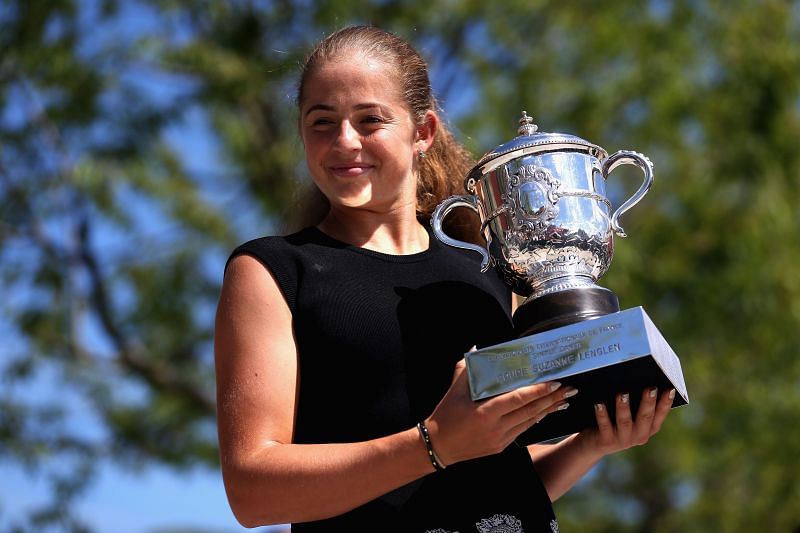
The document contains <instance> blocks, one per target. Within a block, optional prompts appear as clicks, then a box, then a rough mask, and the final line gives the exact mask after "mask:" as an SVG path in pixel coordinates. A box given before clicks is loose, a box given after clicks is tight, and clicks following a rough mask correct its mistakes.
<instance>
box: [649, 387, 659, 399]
mask: <svg viewBox="0 0 800 533" xmlns="http://www.w3.org/2000/svg"><path fill="white" fill-rule="evenodd" d="M657 393H658V387H653V388H652V389H650V392H649V395H650V397H651V398H655V397H656V394H657Z"/></svg>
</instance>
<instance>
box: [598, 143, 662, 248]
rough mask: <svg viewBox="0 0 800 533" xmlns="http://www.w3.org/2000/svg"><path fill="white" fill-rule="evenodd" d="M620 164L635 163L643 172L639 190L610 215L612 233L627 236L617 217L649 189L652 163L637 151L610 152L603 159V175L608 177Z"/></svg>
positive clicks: (651, 182) (651, 181)
mask: <svg viewBox="0 0 800 533" xmlns="http://www.w3.org/2000/svg"><path fill="white" fill-rule="evenodd" d="M620 165H636V166H637V167H639V168H640V169H641V170H642V172H643V173H644V181H643V182H642V185H641V186H640V187H639V190H638V191H636V192H635V193H634V194H633V196H631V197H630V198H628V199H627V200H626V201H625V203H623V204H622V205H621V206H619V208H618V209H617V210H616V211H614V214H613V215H611V229H612V231H614V233H616V234H617V235H619V236H620V237H627V234H626V233H625V230H623V229H622V226H620V224H619V217H621V216H622V214H623V213H625V212H626V211H627V210H628V209H630V208H631V207H633V206H634V205H636V204H638V203H639V200H641V199H642V198H643V197H644V195H645V194H647V191H649V190H650V186H651V185H653V163H652V162H651V161H650V160H649V159H648V158H647V157H646V156H644V155H642V154H640V153H639V152H631V151H629V150H620V151H619V152H615V153H613V154H611V155H610V156H608V158H606V160H605V161H603V168H602V172H603V177H604V178H608V175H609V174H611V172H613V170H614V169H615V168H617V167H618V166H620Z"/></svg>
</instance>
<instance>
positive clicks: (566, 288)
mask: <svg viewBox="0 0 800 533" xmlns="http://www.w3.org/2000/svg"><path fill="white" fill-rule="evenodd" d="M519 122H520V126H519V129H518V135H517V137H516V138H514V139H512V140H511V141H509V142H507V143H504V144H501V145H500V146H498V147H497V148H495V149H494V150H492V151H490V152H489V153H487V154H486V155H484V156H483V157H482V158H481V159H480V161H478V163H477V164H476V165H475V167H474V168H473V169H472V170H471V171H470V172H469V174H468V175H467V177H466V180H465V183H464V185H465V188H466V190H467V192H468V193H469V194H466V195H459V196H452V197H450V198H447V199H446V200H444V201H443V202H441V203H440V204H439V205H438V206H437V208H436V210H435V211H434V213H433V215H432V217H431V225H432V227H433V233H434V235H435V236H436V237H437V238H438V239H439V240H440V241H442V242H443V243H445V244H447V245H450V246H454V247H458V248H464V249H467V250H473V251H475V252H477V253H479V254H481V257H482V262H481V270H482V271H487V270H488V269H489V268H492V267H493V268H494V269H495V270H496V271H497V273H498V274H499V275H500V276H501V277H502V279H503V280H504V282H505V283H506V284H507V285H508V286H509V288H510V289H511V290H512V291H513V292H515V293H517V294H519V295H521V296H526V297H527V298H526V299H525V301H524V302H523V303H522V304H521V305H520V306H519V307H518V308H517V310H516V311H515V313H514V327H515V332H516V338H515V339H511V340H509V341H508V342H505V343H502V344H498V345H495V346H490V347H485V348H482V349H480V350H478V351H474V352H470V353H468V354H466V355H465V357H466V362H467V371H468V375H469V381H470V390H471V394H472V398H473V399H474V400H480V399H482V398H487V397H490V396H493V395H495V394H500V393H502V392H507V391H509V390H513V389H514V388H516V387H519V386H522V385H526V384H531V383H536V382H539V381H547V380H554V379H558V380H559V381H562V382H564V383H565V384H566V383H569V384H572V385H574V386H576V387H577V388H578V389H580V391H581V393H580V394H579V395H578V396H576V397H575V398H574V399H571V400H570V404H571V406H570V409H568V410H567V411H564V412H561V413H557V414H553V415H550V416H548V417H547V418H546V419H545V420H544V421H543V422H542V423H541V424H538V425H537V426H534V428H532V429H531V430H529V431H528V432H527V433H526V434H525V435H524V436H523V437H524V438H523V439H522V440H523V441H525V443H528V442H535V441H536V442H538V441H542V440H547V439H550V438H556V437H561V436H563V435H566V434H569V433H574V432H576V431H579V430H581V429H583V428H585V427H587V426H589V425H591V424H593V423H594V413H593V405H594V403H597V402H600V401H602V402H604V403H606V405H607V406H608V407H609V408H610V409H612V411H613V400H614V396H615V394H616V393H617V392H629V393H630V398H631V402H632V403H631V407H632V409H633V410H634V411H635V410H636V408H637V407H638V399H639V396H640V394H639V393H640V392H641V391H642V390H643V389H644V388H645V387H652V386H657V387H659V388H661V389H662V390H663V389H664V388H675V389H676V392H677V394H676V395H675V401H674V402H673V406H678V405H684V404H686V403H688V395H687V393H686V386H685V384H684V381H683V375H682V372H681V369H680V362H679V361H678V359H677V357H676V356H675V353H674V352H673V351H672V349H671V348H670V347H669V345H668V344H667V342H666V341H665V340H664V338H663V336H662V335H661V334H660V332H659V331H658V329H657V328H656V327H655V326H654V325H653V323H652V321H651V320H650V318H649V317H648V316H647V314H646V313H645V312H644V310H643V309H642V308H641V307H638V308H634V309H629V310H626V311H620V307H619V301H618V298H617V296H616V295H615V294H614V293H613V292H612V291H610V290H609V289H607V288H605V287H601V286H599V285H598V284H597V281H598V279H600V277H602V276H603V275H604V274H605V273H606V271H607V270H608V268H609V266H610V264H611V258H612V256H613V252H614V235H617V236H620V237H625V236H626V235H625V232H624V230H623V229H622V226H621V225H620V217H621V216H622V215H623V214H624V213H625V212H626V211H627V210H629V209H630V208H631V207H633V206H634V205H636V204H637V203H638V202H639V201H640V200H641V199H642V198H643V197H644V196H645V194H647V192H648V190H649V189H650V186H651V185H652V183H653V164H652V163H651V162H650V160H649V159H648V158H647V157H645V156H644V155H642V154H640V153H637V152H632V151H627V150H620V151H618V152H615V153H613V154H612V155H610V156H609V155H608V153H607V152H606V151H605V150H604V149H603V148H601V147H599V146H597V145H595V144H592V143H590V142H587V141H585V140H584V139H581V138H579V137H576V136H573V135H568V134H563V133H544V132H538V131H537V126H536V125H535V124H533V119H532V118H531V117H529V116H528V115H527V113H526V112H525V111H523V112H522V118H521V119H520V121H519ZM620 165H635V166H637V167H639V169H641V171H642V173H643V175H644V179H643V181H642V184H641V186H640V187H639V189H638V190H637V191H636V192H635V193H634V194H633V196H631V197H630V198H629V199H628V200H626V201H625V202H624V203H622V205H620V206H619V207H618V208H617V209H616V210H614V207H613V206H612V204H611V202H610V201H609V200H608V198H607V197H606V192H605V191H606V179H607V178H608V176H609V174H610V173H611V172H612V171H613V170H614V169H615V168H617V167H619V166H620ZM457 207H467V208H469V209H472V210H473V211H475V212H476V213H477V214H478V216H479V217H480V220H481V223H482V225H481V233H482V234H483V237H484V238H485V241H486V245H485V246H479V245H477V244H473V243H469V242H464V241H459V240H456V239H453V238H451V237H450V236H448V235H447V234H445V233H444V231H443V229H442V221H443V220H444V218H445V217H446V216H447V215H448V213H449V212H450V211H451V210H452V209H454V208H457ZM576 403H577V404H578V405H576ZM581 404H585V405H581ZM612 414H613V413H612Z"/></svg>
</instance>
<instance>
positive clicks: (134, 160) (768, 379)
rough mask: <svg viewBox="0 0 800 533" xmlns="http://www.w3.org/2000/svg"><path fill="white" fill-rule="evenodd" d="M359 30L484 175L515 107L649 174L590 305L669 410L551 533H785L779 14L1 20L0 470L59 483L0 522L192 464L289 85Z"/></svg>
mask: <svg viewBox="0 0 800 533" xmlns="http://www.w3.org/2000/svg"><path fill="white" fill-rule="evenodd" d="M355 22H362V23H363V22H366V23H373V24H376V25H380V26H382V27H385V28H387V29H389V30H393V31H396V32H398V33H399V34H401V35H402V36H404V37H406V38H408V39H409V40H411V41H412V42H414V43H415V44H416V45H417V46H418V47H419V48H420V49H421V50H422V51H423V53H424V54H425V55H426V56H427V57H428V58H429V60H430V63H431V70H432V75H433V80H434V86H435V89H436V90H437V93H438V94H439V97H440V99H441V101H442V103H443V105H444V107H445V109H446V110H447V111H448V114H447V115H446V118H447V119H449V120H450V121H451V122H452V123H453V125H454V126H455V130H456V131H457V132H460V136H461V138H462V140H463V141H464V142H465V143H466V144H467V145H468V146H469V147H470V148H471V149H472V150H473V151H474V152H475V154H476V155H478V156H479V155H481V153H482V152H484V151H486V150H489V149H491V148H493V147H494V146H495V145H497V144H500V143H501V142H505V141H506V140H508V139H510V138H511V137H512V136H513V135H514V134H515V129H516V120H517V118H518V116H519V114H520V112H521V111H522V110H523V109H524V110H527V111H528V112H529V114H531V115H532V116H534V117H535V119H536V121H537V123H538V124H539V127H540V130H542V131H561V132H567V133H572V134H575V135H578V136H580V137H583V138H585V139H587V140H590V141H592V142H594V143H596V144H599V145H601V146H603V147H605V148H606V149H607V150H608V151H609V152H612V151H616V150H618V149H633V150H637V151H640V152H643V153H645V154H647V155H648V156H649V157H650V158H651V159H652V160H653V161H654V163H655V170H656V182H655V185H654V187H653V189H652V190H651V192H650V193H649V194H648V196H647V197H646V198H645V200H644V201H643V202H642V203H641V204H639V205H638V206H637V207H636V208H635V209H633V210H632V211H630V212H629V213H628V214H627V215H626V217H625V221H624V222H625V226H626V229H627V230H628V233H629V234H630V237H629V239H627V240H620V241H618V242H617V247H616V254H615V257H614V262H613V264H612V267H611V269H610V271H609V274H608V275H607V276H606V277H605V278H603V279H602V280H601V284H602V285H604V286H607V287H609V288H611V289H613V290H614V291H615V292H617V294H618V295H619V296H620V299H621V301H622V305H623V307H630V306H634V305H643V306H645V308H646V309H647V310H648V313H649V314H650V315H651V316H652V317H653V318H654V320H655V321H656V323H657V324H658V325H659V328H660V329H661V330H662V331H663V332H664V334H665V336H666V337H667V338H668V339H669V340H670V343H671V344H672V345H673V347H674V348H675V351H676V352H677V353H678V355H679V357H680V358H681V361H682V363H683V366H684V374H685V376H686V379H687V385H688V387H689V393H690V396H691V400H692V403H691V404H690V405H689V406H688V407H684V408H681V409H678V410H676V411H675V412H673V413H672V414H671V416H670V417H669V419H668V421H667V423H666V425H665V427H664V429H663V430H662V432H661V433H659V435H658V436H657V437H655V438H654V439H653V440H652V441H651V442H650V443H649V444H648V445H647V446H646V447H643V448H637V449H634V450H631V451H628V452H625V453H623V454H620V455H618V456H615V457H612V458H608V459H606V460H604V461H603V462H602V463H601V464H600V465H599V466H598V467H597V468H596V469H595V470H594V471H593V472H592V474H591V475H590V476H589V477H588V478H587V479H586V480H584V481H583V482H582V483H581V484H580V485H579V486H578V487H576V488H575V489H574V490H573V491H572V492H571V493H570V494H568V495H567V496H566V497H565V498H564V499H563V500H560V501H559V502H557V512H558V514H559V516H560V520H561V523H562V529H563V530H568V531H700V530H713V531H749V530H752V529H755V528H756V527H762V528H767V529H770V530H775V531H791V530H793V529H794V528H797V527H798V526H800V482H799V481H798V480H797V476H796V467H795V463H796V457H798V455H800V430H798V429H797V424H796V423H794V422H795V419H796V418H797V414H798V413H800V394H798V392H800V362H798V358H797V357H796V354H795V352H796V350H797V347H798V346H799V345H800V333H798V327H797V324H798V322H799V321H800V272H798V269H797V267H796V265H797V264H798V262H799V261H800V257H798V256H799V255H800V248H798V246H797V244H796V242H797V240H798V235H800V223H798V214H800V213H798V206H800V190H799V189H800V185H799V183H800V180H798V177H800V152H798V150H797V139H798V138H800V8H798V6H797V5H796V3H791V2H782V1H777V0H766V1H762V2H756V1H747V0H731V1H728V2H719V1H711V0H705V1H703V0H697V1H690V0H683V1H674V2H667V1H658V0H654V1H651V2H647V3H632V2H625V1H622V0H610V1H607V2H603V3H602V4H596V3H590V2H576V3H564V2H560V3H555V2H546V1H535V2H531V1H509V2H504V3H500V2H475V1H471V0H449V1H444V0H441V1H439V2H430V1H429V2H421V1H416V0H409V1H405V2H399V3H396V4H393V3H390V2H383V1H377V0H375V1H371V2H354V1H352V0H338V1H335V2H333V1H321V2H298V1H294V2H293V1H289V0H285V1H274V2H266V3H258V2H248V1H245V0H241V1H222V0H203V1H195V2H191V3H190V2H176V1H171V0H161V1H157V0H140V1H139V2H132V1H130V2H123V1H119V0H97V1H96V2H76V1H74V0H58V1H53V2H47V3H45V2H28V1H24V0H16V1H10V2H6V3H5V4H4V5H3V6H2V7H0V110H2V113H0V215H1V217H0V245H1V246H2V247H1V248H0V261H1V263H0V284H2V285H0V286H1V287H2V294H3V295H4V296H5V298H3V302H2V304H0V305H2V307H0V309H2V319H0V320H1V321H0V328H2V331H3V332H4V333H5V335H4V336H5V337H6V338H8V339H10V340H9V342H7V343H5V345H4V346H3V347H2V348H0V350H2V358H1V359H0V372H2V374H1V375H2V378H1V379H2V380H3V386H2V389H0V454H2V455H0V459H1V460H4V461H14V462H18V463H20V464H24V465H26V466H27V467H28V468H30V469H31V470H32V471H33V470H35V471H39V472H44V473H45V474H46V475H48V476H50V477H51V478H52V480H53V487H54V491H53V500H52V502H49V503H48V504H47V505H44V506H43V507H42V508H41V509H39V510H36V511H34V513H33V514H32V515H31V516H30V517H29V521H28V523H26V524H11V526H12V527H19V528H30V527H39V528H41V527H44V526H47V525H51V526H55V527H61V528H63V529H69V530H80V529H82V528H84V527H85V524H83V523H82V522H81V520H80V517H77V516H75V514H74V513H73V512H72V504H73V502H74V499H75V498H77V497H79V496H80V494H81V492H82V491H83V490H84V489H85V488H86V487H87V485H88V484H89V483H91V481H92V479H93V476H94V473H95V468H96V465H97V464H98V462H100V461H104V460H114V461H117V462H120V463H121V464H123V465H126V466H130V467H132V468H136V467H138V466H141V465H143V464H147V463H149V462H154V461H155V462H161V463H164V464H168V465H172V466H174V467H175V468H186V467H190V466H193V465H198V464H203V465H207V466H209V467H210V468H216V464H217V455H216V454H217V449H216V434H215V425H214V400H213V365H212V356H211V348H210V342H211V338H212V335H213V331H212V326H213V323H212V322H213V320H212V318H213V309H214V306H215V304H216V296H217V291H218V290H219V285H220V281H221V273H222V268H223V266H224V261H225V258H226V256H227V253H228V252H229V250H230V249H231V248H232V247H233V246H234V245H235V244H237V243H238V242H240V241H242V240H244V239H246V238H250V237H255V236H257V235H261V234H264V233H269V232H272V231H279V229H280V222H281V220H282V217H283V216H284V215H285V214H286V212H287V211H291V209H292V208H293V207H292V205H293V204H292V202H293V190H294V186H295V184H296V182H297V181H303V180H304V179H306V178H305V172H304V170H303V165H302V155H301V150H300V146H299V141H298V139H297V135H296V128H295V124H296V118H295V115H294V103H293V92H294V83H295V77H296V73H297V68H296V67H297V65H298V63H299V61H300V60H301V57H302V55H303V53H304V52H305V51H306V50H307V49H308V47H309V46H310V45H311V44H312V43H313V42H315V41H317V40H318V39H319V38H320V37H321V36H322V35H324V33H326V32H328V31H331V30H333V29H335V28H337V27H339V26H341V25H344V24H347V23H355ZM637 180H638V176H634V175H633V174H630V175H628V174H627V173H626V172H624V171H623V169H620V170H618V171H615V173H614V174H613V175H612V177H611V178H610V183H609V191H610V195H611V197H612V198H611V199H612V201H613V202H614V203H615V204H617V205H618V204H619V203H620V202H621V201H622V200H624V199H625V197H626V196H627V195H629V194H630V193H631V192H632V191H633V190H634V189H635V187H636V186H637V184H636V181H637ZM42 382H44V383H59V384H60V385H59V395H55V394H53V395H49V396H48V397H46V398H38V397H37V398H32V397H31V396H30V394H27V392H28V391H30V390H40V389H36V386H37V384H41V383H42ZM76 413H77V415H76ZM76 416H77V420H79V421H80V420H83V419H84V418H85V419H88V420H90V421H92V424H91V427H93V428H94V427H99V428H100V429H99V430H93V431H91V432H87V431H85V430H84V429H83V428H81V427H79V426H78V425H77V424H76Z"/></svg>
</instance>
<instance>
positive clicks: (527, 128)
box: [517, 111, 539, 135]
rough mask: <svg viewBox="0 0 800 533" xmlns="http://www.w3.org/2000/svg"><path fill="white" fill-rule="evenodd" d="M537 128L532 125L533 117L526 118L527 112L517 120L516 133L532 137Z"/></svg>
mask: <svg viewBox="0 0 800 533" xmlns="http://www.w3.org/2000/svg"><path fill="white" fill-rule="evenodd" d="M538 129H539V126H537V125H536V124H534V123H533V117H529V116H528V112H527V111H523V112H522V117H521V118H520V119H519V129H518V130H517V133H519V134H520V135H533V134H534V133H536V130H538Z"/></svg>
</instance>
